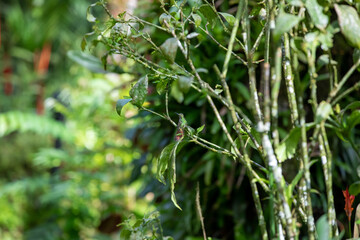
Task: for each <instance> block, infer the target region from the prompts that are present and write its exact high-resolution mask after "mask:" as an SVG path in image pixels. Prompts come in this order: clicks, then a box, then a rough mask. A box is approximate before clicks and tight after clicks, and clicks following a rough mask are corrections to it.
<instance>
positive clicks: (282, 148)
mask: <svg viewBox="0 0 360 240" xmlns="http://www.w3.org/2000/svg"><path fill="white" fill-rule="evenodd" d="M300 137H301V129H300V128H299V127H297V128H293V129H292V130H291V131H290V133H289V134H288V135H287V136H286V137H285V138H284V139H283V140H282V141H281V143H280V144H279V146H278V147H277V148H276V149H275V153H276V156H277V157H278V160H279V161H280V162H283V161H285V160H286V159H289V158H292V157H293V156H294V154H295V152H296V148H297V145H298V142H299V140H300Z"/></svg>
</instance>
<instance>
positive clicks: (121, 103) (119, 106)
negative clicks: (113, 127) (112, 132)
mask: <svg viewBox="0 0 360 240" xmlns="http://www.w3.org/2000/svg"><path fill="white" fill-rule="evenodd" d="M130 101H131V99H130V98H127V99H119V100H117V102H116V112H117V114H119V116H121V110H122V108H123V107H124V106H125V105H126V104H127V103H128V102H130Z"/></svg>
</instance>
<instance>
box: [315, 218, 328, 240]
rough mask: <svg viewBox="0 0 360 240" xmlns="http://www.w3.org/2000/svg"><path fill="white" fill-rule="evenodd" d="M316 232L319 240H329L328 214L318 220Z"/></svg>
mask: <svg viewBox="0 0 360 240" xmlns="http://www.w3.org/2000/svg"><path fill="white" fill-rule="evenodd" d="M316 233H317V235H318V239H319V240H329V239H330V238H329V223H328V220H327V217H326V214H324V215H322V216H321V217H320V218H319V219H318V220H317V221H316Z"/></svg>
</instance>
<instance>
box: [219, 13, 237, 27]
mask: <svg viewBox="0 0 360 240" xmlns="http://www.w3.org/2000/svg"><path fill="white" fill-rule="evenodd" d="M219 13H220V15H221V16H223V17H224V18H225V20H226V21H227V22H228V23H229V25H230V26H234V24H235V20H236V18H235V17H234V16H233V15H231V14H229V13H225V12H219Z"/></svg>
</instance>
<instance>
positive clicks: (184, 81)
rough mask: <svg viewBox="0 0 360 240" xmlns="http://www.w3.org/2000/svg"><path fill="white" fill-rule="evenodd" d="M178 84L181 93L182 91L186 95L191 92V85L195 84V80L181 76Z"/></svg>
mask: <svg viewBox="0 0 360 240" xmlns="http://www.w3.org/2000/svg"><path fill="white" fill-rule="evenodd" d="M176 82H177V84H178V87H179V89H180V91H182V92H183V93H186V92H188V91H189V89H190V87H191V84H192V82H193V78H192V77H186V76H179V78H178V79H177V81H176Z"/></svg>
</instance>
